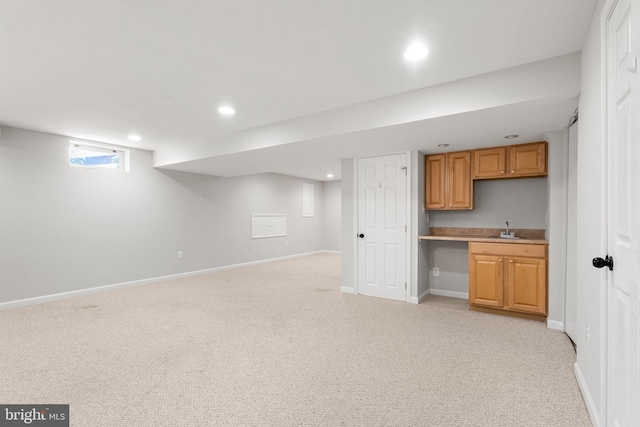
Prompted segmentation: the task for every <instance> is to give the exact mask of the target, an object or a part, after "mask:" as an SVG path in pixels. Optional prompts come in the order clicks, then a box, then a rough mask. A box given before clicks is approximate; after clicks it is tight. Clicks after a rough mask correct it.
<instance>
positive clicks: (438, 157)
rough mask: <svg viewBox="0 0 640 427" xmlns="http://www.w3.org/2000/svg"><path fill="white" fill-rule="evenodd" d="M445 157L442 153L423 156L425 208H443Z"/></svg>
mask: <svg viewBox="0 0 640 427" xmlns="http://www.w3.org/2000/svg"><path fill="white" fill-rule="evenodd" d="M445 157H446V155H444V154H434V155H431V156H425V160H424V161H425V181H426V182H425V189H426V195H425V202H424V204H425V208H426V209H444V197H445V187H444V186H445V179H446V178H445V167H446V164H445Z"/></svg>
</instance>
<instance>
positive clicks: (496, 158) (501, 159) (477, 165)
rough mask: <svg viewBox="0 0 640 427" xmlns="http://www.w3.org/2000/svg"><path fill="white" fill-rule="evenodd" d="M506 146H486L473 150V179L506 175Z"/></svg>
mask: <svg viewBox="0 0 640 427" xmlns="http://www.w3.org/2000/svg"><path fill="white" fill-rule="evenodd" d="M506 154H507V147H496V148H486V149H483V150H475V151H474V152H473V179H493V178H504V177H505V176H507V174H506V173H505V172H506V167H505V166H506V160H507V155H506Z"/></svg>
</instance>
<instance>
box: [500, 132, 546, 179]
mask: <svg viewBox="0 0 640 427" xmlns="http://www.w3.org/2000/svg"><path fill="white" fill-rule="evenodd" d="M508 149H509V176H511V177H518V176H546V175H547V143H546V142H544V141H543V142H534V143H532V144H523V145H513V146H511V147H508Z"/></svg>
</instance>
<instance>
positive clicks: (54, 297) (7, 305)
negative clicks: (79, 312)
mask: <svg viewBox="0 0 640 427" xmlns="http://www.w3.org/2000/svg"><path fill="white" fill-rule="evenodd" d="M323 252H325V251H315V252H305V253H302V254H295V255H287V256H283V257H277V258H268V259H261V260H257V261H249V262H243V263H240V264H232V265H225V266H222V267H215V268H208V269H205V270H196V271H189V272H186V273H177V274H170V275H168V276H160V277H151V278H149V279H141V280H133V281H131V282H124V283H116V284H113V285H104V286H97V287H94V288H86V289H79V290H76V291H69V292H61V293H58V294H51V295H43V296H39V297H33V298H25V299H20V300H15V301H7V302H3V303H0V310H9V309H12V308H18V307H26V306H28V305H34V304H42V303H45V302H52V301H59V300H63V299H67V298H74V297H79V296H83V295H92V294H97V293H100V292H106V291H113V290H116V289H124V288H131V287H134V286H141V285H148V284H151V283H156V282H165V281H167V280H174V279H182V278H185V277H191V276H199V275H201V274H207V273H215V272H216V271H224V270H231V269H234V268H241V267H249V266H252V265H259V264H267V263H270V262H276V261H283V260H287V259H292V258H300V257H304V256H309V255H314V254H318V253H323Z"/></svg>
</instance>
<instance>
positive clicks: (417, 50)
mask: <svg viewBox="0 0 640 427" xmlns="http://www.w3.org/2000/svg"><path fill="white" fill-rule="evenodd" d="M428 53H429V49H427V48H426V47H424V45H422V44H420V43H414V44H412V45H411V46H409V48H408V49H407V50H405V51H404V59H406V60H407V61H419V60H421V59H422V58H424V57H425V56H427V54H428Z"/></svg>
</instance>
